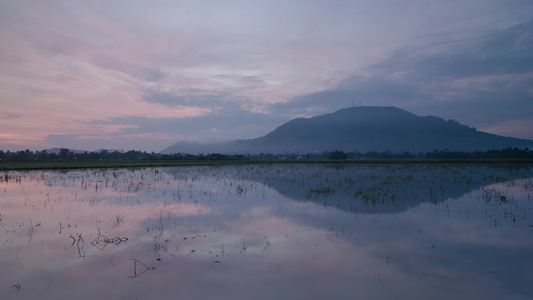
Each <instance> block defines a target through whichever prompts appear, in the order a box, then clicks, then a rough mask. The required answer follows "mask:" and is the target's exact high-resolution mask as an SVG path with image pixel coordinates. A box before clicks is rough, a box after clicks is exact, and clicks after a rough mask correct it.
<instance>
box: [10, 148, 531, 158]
mask: <svg viewBox="0 0 533 300" xmlns="http://www.w3.org/2000/svg"><path fill="white" fill-rule="evenodd" d="M283 159H294V160H298V159H308V160H311V159H332V160H342V159H356V160H357V159H359V160H364V159H377V160H379V159H533V151H531V150H529V149H528V148H525V149H519V148H511V147H509V148H504V149H501V150H488V151H474V152H461V151H450V150H448V149H445V150H434V151H432V152H426V153H422V152H419V153H412V152H409V151H406V152H402V153H393V152H391V151H382V152H378V151H370V152H365V153H361V152H358V151H353V152H344V151H340V150H334V151H326V152H322V153H308V154H303V155H302V154H298V153H282V154H271V153H257V154H246V155H242V154H220V153H210V154H197V155H194V154H188V153H174V154H161V153H154V152H150V153H148V152H146V151H136V150H130V151H127V152H119V151H107V150H101V151H93V152H88V151H85V152H79V151H71V150H69V149H67V148H61V149H59V151H55V152H48V151H47V150H42V151H30V150H19V151H13V152H11V151H5V152H4V151H3V150H0V160H4V161H32V160H35V161H47V160H80V161H94V160H188V161H202V160H283Z"/></svg>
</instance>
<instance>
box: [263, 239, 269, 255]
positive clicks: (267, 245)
mask: <svg viewBox="0 0 533 300" xmlns="http://www.w3.org/2000/svg"><path fill="white" fill-rule="evenodd" d="M263 237H264V238H265V241H266V245H265V248H264V249H263V252H265V251H266V250H267V249H268V247H270V241H269V240H268V238H267V237H266V235H263Z"/></svg>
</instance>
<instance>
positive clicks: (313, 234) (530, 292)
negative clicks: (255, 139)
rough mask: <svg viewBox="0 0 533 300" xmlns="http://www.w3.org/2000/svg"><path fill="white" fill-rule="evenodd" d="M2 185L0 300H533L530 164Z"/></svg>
mask: <svg viewBox="0 0 533 300" xmlns="http://www.w3.org/2000/svg"><path fill="white" fill-rule="evenodd" d="M0 185H1V188H2V190H1V191H0V214H1V215H0V251H1V253H2V255H1V257H0V268H1V270H2V273H1V275H0V282H2V284H1V285H0V298H2V299H65V298H71V297H76V298H77V299H94V298H95V297H102V298H105V299H116V298H122V299H175V298H180V299H213V298H217V299H230V298H231V299H237V298H241V299H243V298H244V299H251V298H253V299H272V298H277V299H325V298H328V299H332V298H336V299H353V298H354V297H357V298H387V299H429V298H431V299H450V298H455V299H458V298H462V299H471V298H481V297H482V298H484V299H502V298H505V299H528V298H532V297H533V289H532V287H531V285H530V283H531V282H533V275H531V274H533V272H531V270H530V266H531V265H532V263H533V255H532V254H531V253H533V238H532V236H533V221H532V220H531V219H530V218H531V216H530V213H531V206H532V205H531V195H532V194H533V169H532V168H531V167H530V166H520V167H519V166H516V165H515V166H504V165H501V166H500V165H480V164H474V165H451V164H443V165H431V164H428V165H426V164H415V165H409V164H405V165H404V164H384V165H371V164H358V165H346V164H344V165H342V164H339V165H319V164H316V165H315V164H313V165H307V164H301V165H300V164H297V165H288V164H281V165H275V164H274V165H245V166H222V167H201V166H198V167H175V168H143V169H114V170H113V169H110V170H74V171H33V172H8V173H5V174H3V175H2V182H1V183H0ZM19 284H20V285H19Z"/></svg>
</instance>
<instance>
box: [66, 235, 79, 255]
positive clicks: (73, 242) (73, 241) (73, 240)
mask: <svg viewBox="0 0 533 300" xmlns="http://www.w3.org/2000/svg"><path fill="white" fill-rule="evenodd" d="M70 238H71V239H72V244H70V246H69V247H68V248H67V247H65V246H63V248H65V250H67V251H68V250H70V248H72V246H74V244H76V238H75V237H73V236H72V235H70Z"/></svg>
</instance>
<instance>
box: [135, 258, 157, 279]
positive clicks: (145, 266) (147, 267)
mask: <svg viewBox="0 0 533 300" xmlns="http://www.w3.org/2000/svg"><path fill="white" fill-rule="evenodd" d="M130 260H133V276H130V278H135V277H139V276H140V275H141V274H143V273H144V272H146V271H148V270H155V267H149V266H147V265H145V264H144V263H142V262H141V261H139V260H137V259H134V258H130ZM137 263H139V264H141V265H142V267H143V270H142V271H141V272H140V273H139V272H137Z"/></svg>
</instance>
